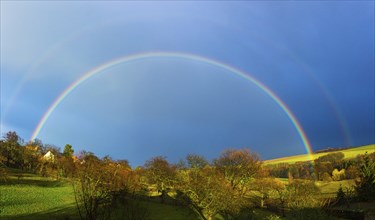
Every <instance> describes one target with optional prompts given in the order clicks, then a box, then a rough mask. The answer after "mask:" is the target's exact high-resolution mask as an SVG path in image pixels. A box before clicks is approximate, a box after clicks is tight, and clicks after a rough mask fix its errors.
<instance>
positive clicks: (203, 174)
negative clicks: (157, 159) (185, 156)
mask: <svg viewBox="0 0 375 220" xmlns="http://www.w3.org/2000/svg"><path fill="white" fill-rule="evenodd" d="M176 190H177V193H178V198H179V199H180V201H182V202H183V203H185V204H186V205H187V206H189V207H190V208H191V209H192V210H194V211H195V212H196V213H197V214H198V215H199V216H200V217H201V218H202V219H208V220H211V219H212V218H213V216H215V215H216V214H217V213H221V212H226V213H238V212H239V210H240V208H241V207H242V205H243V204H244V203H243V202H242V201H240V199H239V198H238V197H236V196H235V192H234V190H233V188H232V187H231V186H230V184H229V183H228V182H227V181H226V180H225V178H224V176H223V175H222V174H221V173H220V172H218V171H217V170H216V169H215V168H212V167H208V166H206V167H204V168H194V169H189V170H179V172H178V185H177V186H176Z"/></svg>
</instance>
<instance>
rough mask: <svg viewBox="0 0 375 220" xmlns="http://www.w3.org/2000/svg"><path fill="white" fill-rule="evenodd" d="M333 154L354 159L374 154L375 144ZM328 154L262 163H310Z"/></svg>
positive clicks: (277, 159)
mask: <svg viewBox="0 0 375 220" xmlns="http://www.w3.org/2000/svg"><path fill="white" fill-rule="evenodd" d="M334 152H342V153H344V155H345V157H344V159H351V158H355V157H356V156H357V155H360V154H365V153H366V152H367V153H369V154H370V153H373V152H375V144H371V145H366V146H361V147H355V148H351V149H346V150H339V151H334ZM329 153H332V152H324V153H317V154H312V155H309V154H300V155H294V156H289V157H281V158H276V159H272V160H265V161H263V162H264V164H265V165H269V164H277V163H295V162H302V161H310V160H315V159H317V158H319V157H321V156H324V155H327V154H329Z"/></svg>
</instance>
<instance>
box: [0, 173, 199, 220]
mask: <svg viewBox="0 0 375 220" xmlns="http://www.w3.org/2000/svg"><path fill="white" fill-rule="evenodd" d="M11 172H12V173H11V174H10V176H9V178H8V180H7V181H6V182H0V195H1V197H0V210H1V212H0V219H25V220H26V219H27V220H33V219H79V216H78V212H77V209H76V205H75V200H74V192H73V188H72V186H71V185H70V184H69V183H68V182H64V181H56V180H53V179H50V178H45V177H40V176H37V175H33V174H28V173H22V172H19V171H17V170H12V171H11ZM139 204H140V205H141V206H142V207H145V208H146V209H147V212H148V213H149V217H148V218H147V219H150V220H174V219H181V220H189V219H196V216H195V214H194V213H193V212H192V211H190V210H189V209H187V208H183V207H176V206H171V205H165V204H159V203H154V202H146V201H140V202H139ZM117 219H118V218H117Z"/></svg>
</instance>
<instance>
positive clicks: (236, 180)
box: [214, 149, 261, 196]
mask: <svg viewBox="0 0 375 220" xmlns="http://www.w3.org/2000/svg"><path fill="white" fill-rule="evenodd" d="M214 165H215V167H216V169H217V170H218V171H219V172H220V173H222V174H223V176H224V177H225V179H226V180H227V181H228V182H229V184H230V186H231V187H232V188H233V189H234V190H236V191H237V192H238V193H239V195H240V196H243V195H244V194H245V190H246V187H244V186H245V185H246V184H247V183H248V182H249V181H250V180H251V178H253V177H254V176H255V175H256V174H257V172H258V171H259V170H260V167H261V162H260V159H259V156H258V155H257V154H255V153H252V152H250V150H249V149H243V150H233V149H229V150H225V151H224V152H223V153H222V154H221V155H220V157H219V158H218V159H216V160H215V161H214Z"/></svg>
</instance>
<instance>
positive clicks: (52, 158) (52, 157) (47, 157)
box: [43, 151, 55, 162]
mask: <svg viewBox="0 0 375 220" xmlns="http://www.w3.org/2000/svg"><path fill="white" fill-rule="evenodd" d="M43 159H44V160H47V161H51V162H55V155H53V153H52V152H51V151H48V152H47V153H46V154H44V156H43Z"/></svg>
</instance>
